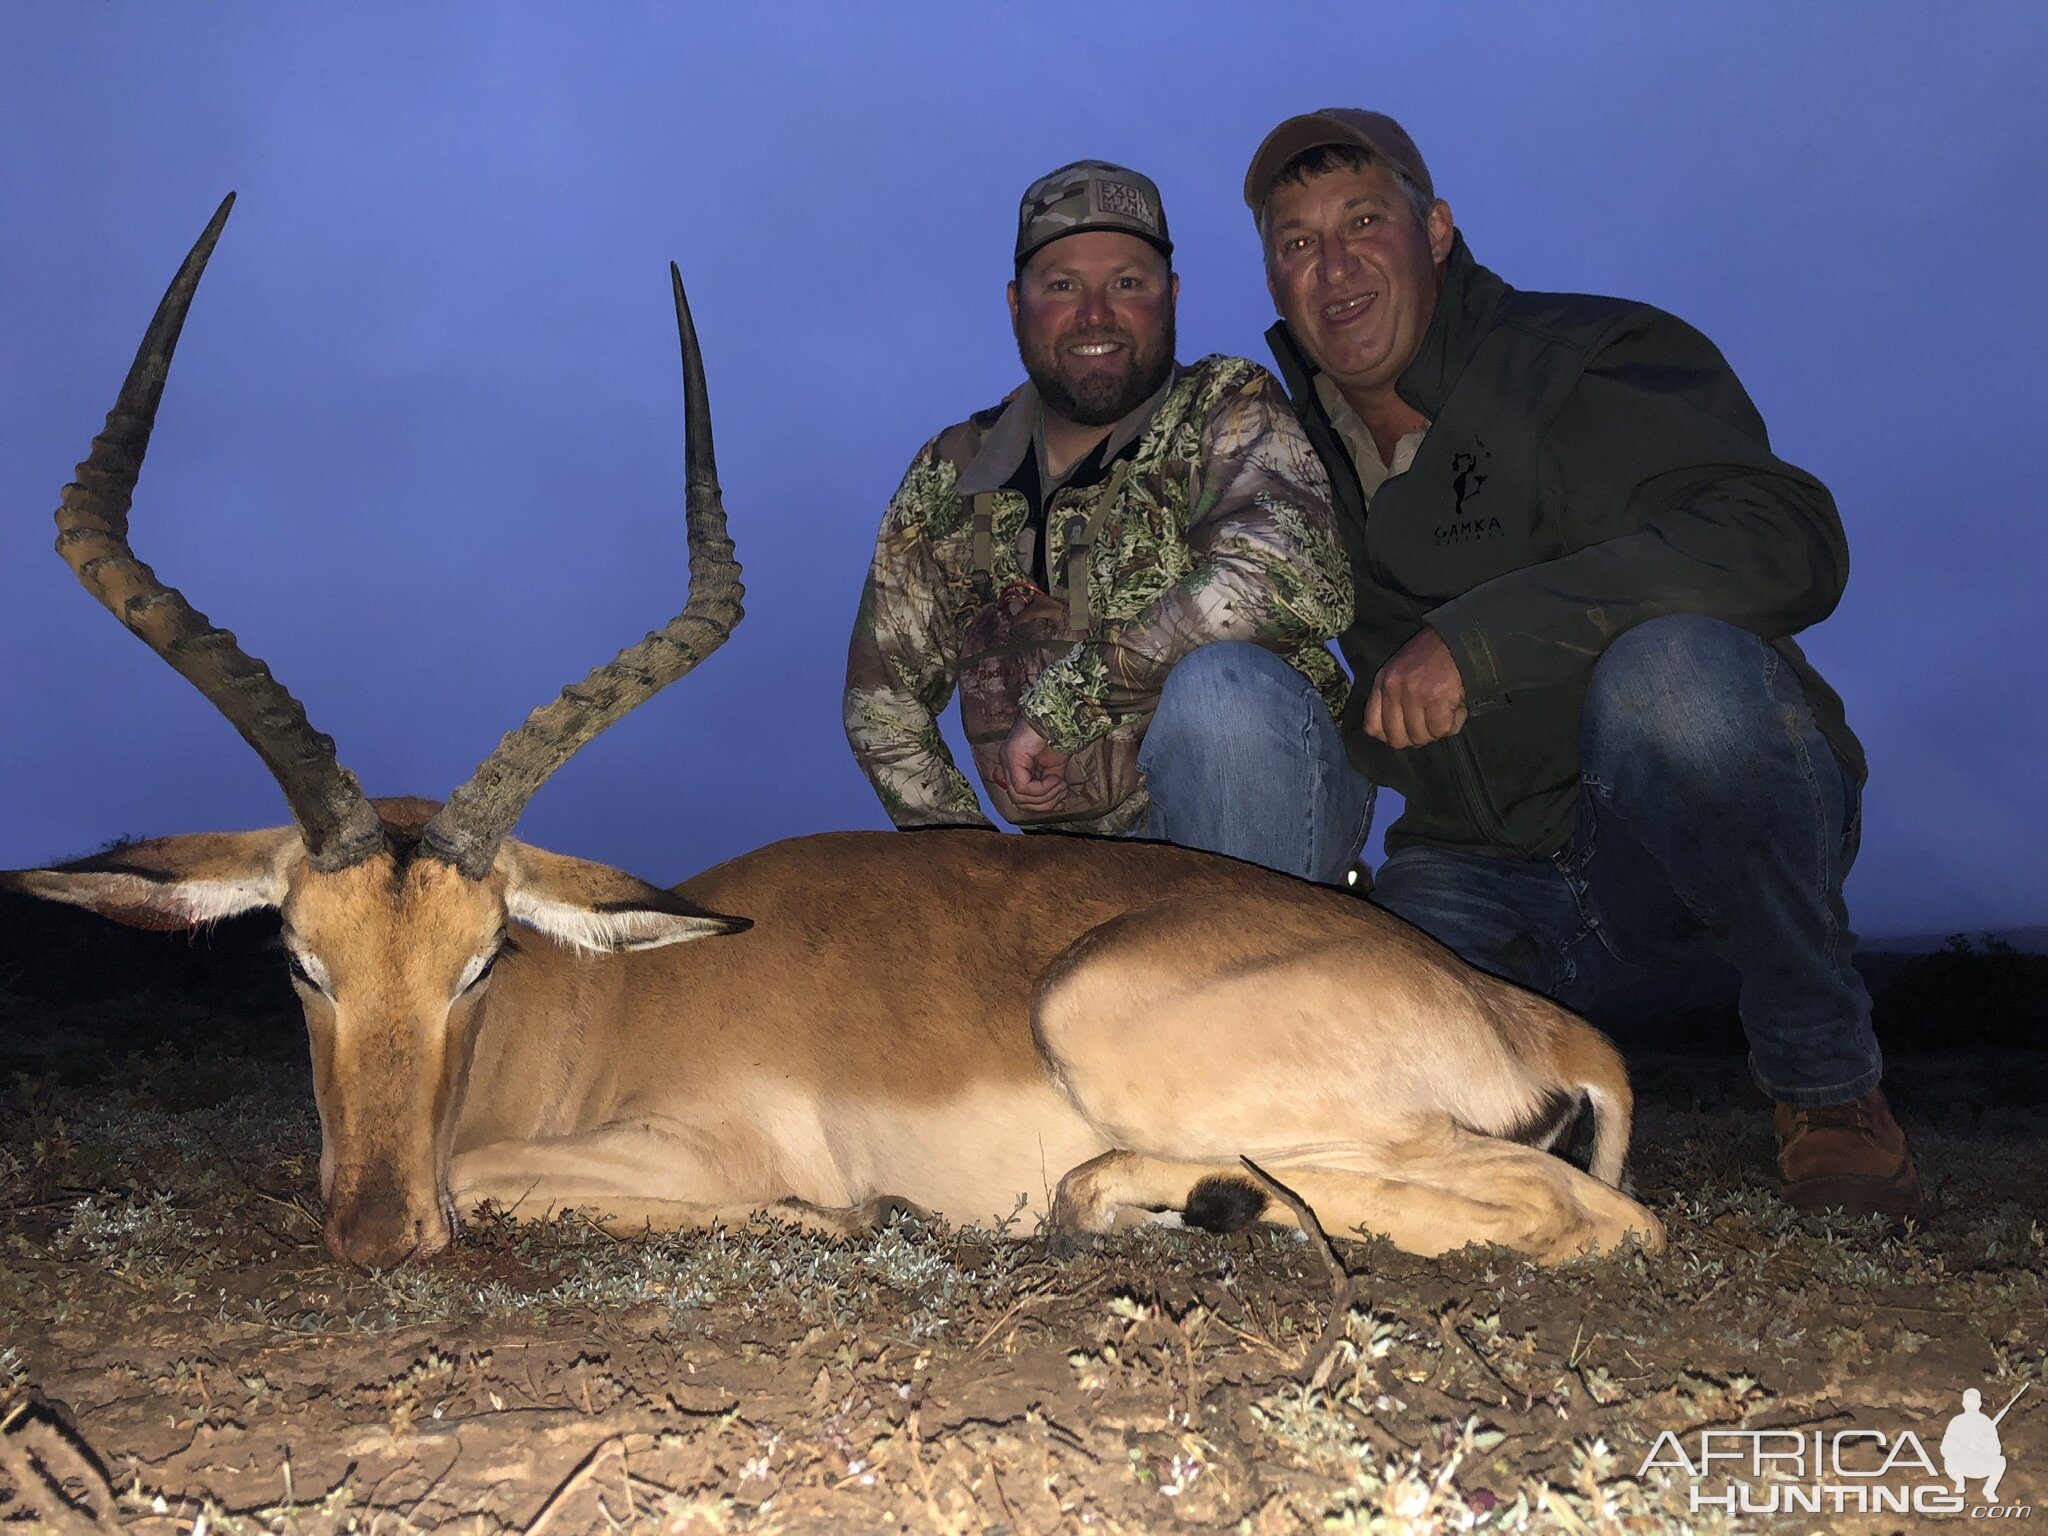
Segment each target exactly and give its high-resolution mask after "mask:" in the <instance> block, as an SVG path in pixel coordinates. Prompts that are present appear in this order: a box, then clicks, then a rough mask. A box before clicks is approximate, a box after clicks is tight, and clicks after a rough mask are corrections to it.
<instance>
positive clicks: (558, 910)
mask: <svg viewBox="0 0 2048 1536" xmlns="http://www.w3.org/2000/svg"><path fill="white" fill-rule="evenodd" d="M498 864H499V868H500V869H502V870H503V871H504V872H505V876H506V882H505V910H506V911H507V912H509V913H511V915H512V916H513V917H514V918H516V919H517V920H518V921H520V922H522V923H526V924H528V925H529V926H531V927H533V928H537V929H539V930H540V931H541V932H542V933H544V934H546V935H547V936H548V937H549V938H552V939H560V940H561V941H562V942H563V943H564V944H572V945H574V946H575V947H576V948H578V949H585V950H590V951H592V952H593V953H597V954H616V953H617V952H619V951H621V950H627V949H659V948H661V947H662V946H663V945H664V944H680V943H681V942H683V941H684V940H685V939H708V938H715V937H717V936H718V935H720V934H726V933H743V932H745V931H746V930H747V929H749V928H751V927H753V926H754V922H753V919H752V918H747V917H728V916H726V915H725V914H724V913H721V912H707V911H705V910H704V909H703V908H702V907H699V906H696V905H693V904H692V903H690V902H687V901H685V900H683V899H682V897H680V896H678V895H676V894H675V893H674V892H673V891H664V890H663V889H662V888H661V887H660V886H658V885H649V884H648V883H647V882H646V881H645V880H639V879H636V878H634V877H633V876H632V875H629V874H627V873H625V872H624V871H623V870H617V869H613V868H612V867H611V866H610V865H609V864H598V863H594V862H593V861H591V860H589V859H573V858H570V857H569V856H568V855H566V854H560V853H550V852H548V851H547V850H546V849H545V848H535V847H533V846H532V845H531V844H528V843H520V842H513V841H510V840H508V841H507V842H506V843H505V844H504V846H503V847H502V848H501V849H500V851H499V855H498Z"/></svg>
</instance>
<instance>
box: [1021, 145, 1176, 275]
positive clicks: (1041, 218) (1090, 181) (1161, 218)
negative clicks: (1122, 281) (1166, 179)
mask: <svg viewBox="0 0 2048 1536" xmlns="http://www.w3.org/2000/svg"><path fill="white" fill-rule="evenodd" d="M1084 229H1117V230H1122V231H1123V232H1124V233H1125V234H1127V235H1136V236H1137V237H1138V238H1139V239H1140V240H1144V241H1146V242H1148V243H1149V244H1152V245H1155V246H1157V247H1158V248H1159V253H1160V254H1161V255H1162V256H1171V255H1172V254H1173V242H1172V241H1171V240H1169V239H1168V238H1167V237H1166V209H1165V207H1164V206H1163V205H1162V204H1161V203H1160V201H1159V188H1158V187H1156V186H1155V185H1153V182H1152V178H1151V177H1149V176H1141V175H1139V174H1138V173H1137V172H1136V171H1133V170H1130V169H1127V168H1126V167H1124V166H1121V165H1112V164H1110V163H1109V162H1108V161H1107V160H1076V161H1075V162H1074V163H1073V164H1072V165H1063V166H1061V167H1060V168H1059V169H1058V170H1056V171H1048V172H1047V173H1046V174H1045V175H1043V176H1041V177H1039V178H1038V180H1036V181H1034V182H1033V183H1031V185H1030V186H1029V187H1027V188H1026V189H1025V191H1024V200H1023V201H1022V202H1021V203H1019V204H1018V206H1017V268H1018V270H1019V271H1022V270H1023V267H1024V263H1025V262H1027V261H1029V260H1030V259H1031V257H1032V255H1033V254H1034V253H1035V252H1037V251H1038V250H1040V249H1041V248H1042V247H1044V246H1048V245H1050V244H1052V242H1053V241H1055V240H1057V239H1059V238H1060V237H1061V236H1062V235H1077V234H1079V233H1080V232H1081V231H1082V230H1084Z"/></svg>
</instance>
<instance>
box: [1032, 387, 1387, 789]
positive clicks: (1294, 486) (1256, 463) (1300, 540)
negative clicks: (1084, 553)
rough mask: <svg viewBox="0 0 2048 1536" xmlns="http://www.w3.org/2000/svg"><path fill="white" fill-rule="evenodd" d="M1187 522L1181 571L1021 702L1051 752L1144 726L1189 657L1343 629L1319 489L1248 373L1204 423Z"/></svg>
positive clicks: (1325, 486) (1330, 518)
mask: <svg viewBox="0 0 2048 1536" xmlns="http://www.w3.org/2000/svg"><path fill="white" fill-rule="evenodd" d="M1200 453H1201V457H1200V464H1199V469H1198V472H1197V476H1196V480H1195V484H1194V487H1193V493H1192V496H1193V504H1192V506H1191V507H1190V509H1189V514H1188V535H1187V537H1188V549H1189V553H1190V555H1191V556H1192V559H1193V563H1192V565H1191V566H1190V567H1189V568H1188V569H1187V571H1186V572H1185V574H1183V575H1182V576H1181V577H1180V578H1179V579H1178V580H1177V581H1175V582H1174V583H1173V585H1171V586H1170V587H1168V588H1167V589H1166V590H1165V591H1163V592H1162V593H1160V595H1159V596H1158V597H1157V598H1155V599H1154V600H1153V601H1152V602H1151V603H1150V604H1149V605H1148V606H1147V607H1146V608H1145V609H1144V610H1143V611H1142V612H1140V613H1138V614H1136V615H1135V616H1134V617H1132V618H1129V619H1126V620H1123V621H1121V622H1115V623H1110V624H1105V625H1104V626H1103V627H1102V632H1101V633H1100V634H1099V635H1096V636H1092V637H1090V638H1089V639H1087V640H1084V641H1082V642H1081V643H1080V644H1078V645H1076V646H1075V647H1074V649H1073V650H1072V651H1071V652H1069V653H1068V654H1067V655H1065V656H1063V657H1061V658H1060V659H1059V660H1058V661H1056V662H1054V663H1053V664H1052V665H1051V666H1050V667H1048V668H1047V669H1046V670H1045V672H1044V674H1043V675H1042V676H1041V677H1040V678H1039V680H1038V682H1037V683H1036V684H1035V685H1034V686H1033V687H1032V690H1031V692H1030V693H1029V694H1027V695H1026V696H1025V699H1024V713H1025V716H1026V718H1028V719H1029V720H1030V721H1031V723H1032V725H1033V726H1034V727H1035V728H1036V729H1037V731H1038V732H1039V734H1040V735H1042V736H1044V737H1045V739H1046V740H1047V741H1048V742H1050V743H1051V744H1052V745H1053V746H1055V747H1057V748H1059V749H1060V750H1061V751H1065V752H1075V751H1078V750H1080V749H1081V748H1082V747H1085V746H1088V745H1090V744H1091V743H1093V742H1095V741H1097V740H1099V739H1101V737H1103V736H1104V735H1105V734H1107V733H1108V732H1109V731H1110V729H1111V728H1112V727H1114V726H1115V725H1116V724H1117V723H1118V722H1119V721H1120V720H1121V719H1123V718H1124V717H1126V716H1129V715H1132V714H1145V713H1149V712H1150V711H1151V710H1152V709H1153V708H1154V707H1155V706H1156V705H1157V704H1158V701H1159V691H1160V689H1161V688H1163V687H1164V686H1165V684H1166V674H1167V673H1168V672H1169V671H1171V670H1172V669H1173V666H1174V663H1176V662H1178V661H1179V660H1180V659H1181V658H1182V657H1183V656H1185V655H1187V654H1188V653H1189V652H1190V651H1192V650H1194V649H1195V648H1196V647H1198V646H1202V645H1207V644H1209V643H1210V642H1211V641H1216V640H1250V641H1255V642H1257V643H1259V644H1261V645H1265V646H1268V647H1270V648H1272V649H1274V650H1285V649H1288V648H1291V647H1298V646H1302V645H1312V644H1318V643H1320V642H1322V641H1325V640H1328V639H1330V638H1332V637H1333V636H1335V635H1338V634H1341V633H1342V632H1343V631H1344V630H1345V629H1347V628H1348V627H1349V626H1350V624H1351V590H1352V589H1351V570H1350V564H1349V562H1348V560H1347V559H1346V557H1345V554H1344V547H1343V544H1342V542H1341V541H1340V536H1339V534H1338V531H1337V521H1336V514H1335V513H1334V512H1333V511H1332V510H1331V508H1330V482H1329V477H1328V475H1327V474H1326V472H1325V471H1324V469H1323V465H1322V461H1321V460H1320V459H1318V458H1317V457H1316V455H1315V450H1314V449H1312V448H1311V447H1310V446H1309V443H1308V439H1307V437H1305V436H1304V435H1303V433H1302V430H1301V424H1300V422H1299V421H1297V420H1296V418H1295V415H1294V412H1293V410H1292V409H1291V408H1290V407H1289V405H1288V403H1287V399H1286V396H1285V395H1284V394H1282V392H1281V389H1280V386H1279V384H1278V383H1277V382H1276V381H1275V380H1274V379H1273V377H1272V375H1271V374H1269V373H1267V372H1265V370H1263V369H1260V370H1258V371H1257V372H1256V373H1255V374H1254V375H1253V377H1252V378H1251V380H1250V381H1249V382H1247V383H1246V384H1245V385H1244V386H1243V387H1241V388H1239V389H1236V390H1233V391H1232V392H1230V393H1229V394H1228V395H1226V396H1225V397H1224V398H1223V399H1222V400H1221V401H1220V402H1219V403H1218V404H1217V406H1216V407H1215V409H1214V410H1213V411H1212V412H1211V413H1210V415H1209V418H1208V420H1207V421H1206V422H1205V423H1204V425H1203V428H1202V436H1201V450H1200Z"/></svg>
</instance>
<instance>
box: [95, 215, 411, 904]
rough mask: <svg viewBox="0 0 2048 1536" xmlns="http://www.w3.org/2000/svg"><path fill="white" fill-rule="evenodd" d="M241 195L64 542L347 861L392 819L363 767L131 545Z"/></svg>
mask: <svg viewBox="0 0 2048 1536" xmlns="http://www.w3.org/2000/svg"><path fill="white" fill-rule="evenodd" d="M234 205H235V195H234V193H232V192H230V193H229V194H228V195H227V196H226V197H225V198H223V199H222V200H221V204H220V207H219V208H218V209H216V210H215V212H214V215H213V218H212V219H211V220H210V221H208V223H207V226H206V228H205V230H204V231H203V232H202V233H201V234H200V236H199V239H198V240H197V241H196V242H195V243H194V244H193V246H192V249H191V251H190V252H189V253H188V254H187V255H186V257H185V260H184V263H183V264H182V265H181V266H180V267H179V268H178V274H177V276H176V277H174V278H172V279H171V285H170V287H169V288H168V289H166V290H165V292H164V296H163V300H162V302H161V303H159V304H158V305H157V309H156V313H155V315H154V316H152V317H151V319H150V322H149V328H148V330H147V331H145V332H144V333H143V338H142V345H141V346H140V347H139V348H138V349H137V351H136V354H135V361H134V363H133V364H132V365H131V366H130V367H129V370H128V376H127V378H126V379H125V380H124V381H123V383H122V385H121V393H120V395H119V397H118V398H117V399H116V401H115V403H114V408H113V409H112V410H111V411H109V412H108V413H107V422H106V426H105V427H104V428H103V429H102V430H101V431H100V433H99V435H98V436H97V437H95V438H94V439H93V442H92V451H91V452H90V454H89V455H88V456H87V457H86V460H85V462H84V463H82V464H80V465H79V466H78V469H77V471H76V474H77V478H76V479H75V480H74V481H73V482H72V483H71V484H69V485H67V486H65V487H64V494H63V498H62V500H61V502H60V503H59V505H58V508H57V553H58V554H59V555H60V556H61V557H62V558H63V560H64V563H65V564H67V565H68V566H70V567H71V570H72V572H73V574H74V575H76V576H77V577H78V580H79V583H80V584H81V585H82V586H83V587H84V588H85V589H86V591H88V592H90V593H91V594H92V595H93V596H94V597H95V598H97V599H98V600H99V602H100V603H101V605H102V606H104V607H105V608H106V609H107V610H108V611H109V612H110V613H112V614H113V615H114V617H115V618H117V619H119V620H120V621H121V623H122V624H123V625H125V626H126V627H127V628H128V629H129V630H130V631H131V632H132V633H133V634H135V635H136V636H137V637H139V638H140V639H141V640H142V641H143V643H144V644H146V645H148V646H149V648H150V649H151V650H153V651H155V652H156V653H157V654H158V655H159V656H161V657H163V659H164V660H165V661H167V662H169V663H170V664H171V666H172V667H173V668H175V669H176V670H177V671H178V673H179V674H180V675H181V676H183V677H184V678H185V679H186V680H187V681H188V682H190V683H191V684H192V685H193V686H194V687H195V688H197V689H198V690H199V691H200V693H202V694H203V695H205V697H206V698H207V700H208V701H209V702H210V703H211V704H212V705H213V706H214V708H216V709H218V710H219V711H220V712H221V714H222V715H224V716H225V717H226V718H227V721H228V723H229V724H230V725H232V726H234V728H235V730H236V731H237V732H238V733H240V735H241V737H242V739H243V740H244V741H246V742H248V743H249V745H250V746H251V747H253V748H254V749H255V750H256V754H257V756H259V757H260V758H262V760H263V762H264V765H265V766H266V767H268V768H269V769H270V772H271V775H272V777H274V778H275V779H276V780H277V784H278V788H279V789H281V790H282V791H283V792H284V797H285V803H286V804H287V805H288V806H289V807H290V809H291V814H292V819H293V820H294V821H295V822H296V823H297V824H298V827H299V834H300V837H301V838H302V839H303V840H304V842H305V845H306V851H307V854H308V856H309V857H310V858H311V860H312V862H313V865H314V867H315V868H317V869H339V868H345V867H347V866H348V865H350V864H354V863H358V862H360V861H361V860H362V859H365V858H367V857H369V856H370V855H371V854H372V853H374V852H376V850H377V849H378V848H380V847H382V846H383V828H382V825H381V823H380V822H379V821H378V819H377V813H376V811H375V809H374V808H373V807H372V806H371V805H370V803H369V801H368V800H367V799H366V798H365V797H364V795H363V791H362V786H361V785H360V784H359V783H357V781H356V777H355V775H354V774H352V773H350V772H349V771H348V770H347V769H346V768H344V767H342V766H341V764H340V762H339V761H338V759H337V757H336V755H335V750H334V741H333V738H331V737H329V736H326V735H323V734H321V733H320V732H318V731H316V730H314V729H313V727H312V725H311V723H310V722H309V721H308V720H307V719H306V711H305V707H304V706H303V705H301V704H300V703H299V701H298V700H297V699H295V698H293V697H292V695H291V694H290V692H289V691H287V690H286V689H285V687H284V686H283V685H282V684H281V683H279V682H278V681H277V679H276V678H275V677H273V676H272V675H271V672H270V668H269V667H267V666H265V665H264V663H263V662H262V660H261V659H260V658H258V657H254V656H251V655H249V654H248V653H247V652H245V651H244V650H243V649H242V648H241V645H240V644H239V642H237V641H236V639H235V637H234V635H233V634H231V633H229V632H228V631H227V630H224V629H220V628H217V627H216V626H215V625H214V624H213V623H212V621H211V620H209V619H208V618H207V617H206V615H205V614H203V613H201V612H199V611H198V610H197V609H196V608H194V607H193V606H192V605H191V603H189V602H187V601H186V599H185V597H184V594H182V593H181V592H179V591H178V589H177V588H176V587H173V586H170V585H168V584H167V583H165V582H164V581H163V580H162V579H161V578H159V577H158V576H157V574H156V572H155V571H154V570H152V569H151V568H150V567H149V566H147V565H145V564H144V563H143V562H142V561H141V560H139V559H137V558H136V556H135V552H134V551H133V550H132V549H131V548H129V545H128V514H129V510H130V508H131V506H132V505H133V502H134V493H135V483H136V481H137V479H138V478H139V477H140V475H141V472H142V461H143V458H144V456H145V455H146V454H147V452H148V450H149V439H150V434H151V432H152V431H153V430H154V428H155V425H156V412H157V406H158V405H159V403H160V402H161V401H162V399H163V391H164V383H165V381H166V379H168V377H169V376H170V369H171V358H172V355H173V354H174V353H175V351H176V350H177V345H178V337H179V335H180V333H181V332H182V331H183V329H184V325H185V315H186V312H187V311H188V310H189V309H190V308H191V304H192V296H193V294H194V293H195V292H197V290H198V287H199V279H200V276H201V274H202V273H204V272H205V270H206V263H207V260H208V259H209V258H210V257H211V256H212V255H213V248H214V245H215V244H216V243H217V242H218V241H219V239H220V234H221V230H222V229H223V228H224V227H225V226H226V224H227V220H228V214H229V212H230V211H231V210H232V209H233V207H234Z"/></svg>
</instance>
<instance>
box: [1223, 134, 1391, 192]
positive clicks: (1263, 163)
mask: <svg viewBox="0 0 2048 1536" xmlns="http://www.w3.org/2000/svg"><path fill="white" fill-rule="evenodd" d="M1325 144H1346V145H1349V146H1351V147H1352V148H1354V149H1369V150H1371V151H1372V152H1373V153H1374V154H1376V155H1381V158H1383V159H1384V158H1385V156H1384V155H1383V154H1382V152H1381V150H1380V147H1379V145H1377V144H1375V143H1373V141H1372V140H1371V139H1369V138H1368V137H1366V135H1365V134H1363V133H1362V132H1360V131H1359V130H1358V129H1356V128H1354V127H1352V126H1351V124H1349V123H1347V122H1345V121H1344V120H1343V119H1342V118H1340V117H1325V116H1324V115H1323V114H1322V113H1320V112H1304V113H1302V114H1301V116H1299V117H1290V118H1288V119H1287V121H1286V122H1284V123H1282V124H1281V125H1280V126H1279V127H1278V128H1275V129H1274V130H1273V131H1272V132H1271V133H1269V134H1267V135H1266V138H1265V142H1263V143H1262V144H1260V145H1259V147H1258V151H1257V152H1256V153H1255V154H1254V155H1253V156H1252V163H1251V166H1250V168H1249V169H1248V170H1246V172H1245V173H1244V205H1245V207H1247V208H1249V209H1251V211H1252V212H1253V213H1254V214H1257V213H1258V211H1259V204H1260V203H1262V202H1263V201H1265V196H1266V193H1267V192H1268V191H1270V190H1271V189H1272V185H1273V182H1274V180H1275V178H1277V177H1278V176H1279V174H1280V170H1281V167H1283V166H1284V165H1286V164H1287V162H1288V161H1290V160H1292V159H1293V158H1294V157H1295V156H1296V155H1298V154H1300V153H1301V152H1302V151H1303V150H1308V149H1320V148H1321V147H1322V146H1323V145H1325Z"/></svg>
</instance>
